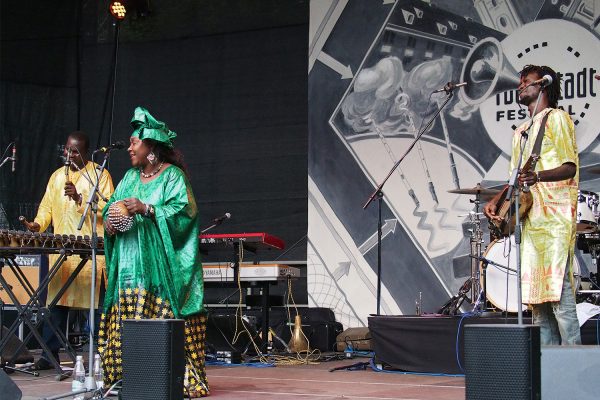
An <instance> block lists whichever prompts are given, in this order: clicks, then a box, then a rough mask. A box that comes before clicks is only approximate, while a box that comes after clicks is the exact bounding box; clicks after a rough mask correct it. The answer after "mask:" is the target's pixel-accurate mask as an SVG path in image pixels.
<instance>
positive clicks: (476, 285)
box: [469, 192, 486, 311]
mask: <svg viewBox="0 0 600 400" xmlns="http://www.w3.org/2000/svg"><path fill="white" fill-rule="evenodd" d="M471 202H472V203H473V204H475V212H471V213H469V219H470V222H471V225H472V226H473V229H470V230H469V231H470V232H471V240H470V242H471V255H472V256H473V257H471V304H473V305H475V307H477V306H478V305H479V304H480V303H477V301H478V300H479V299H480V295H481V303H482V304H483V305H484V306H483V308H485V304H486V302H485V293H486V291H485V267H484V276H483V284H484V288H483V291H482V288H481V276H480V273H479V260H480V259H481V254H482V249H481V245H482V244H483V230H482V229H481V215H482V213H481V212H480V211H479V206H480V204H481V193H479V192H477V194H476V195H475V200H471ZM473 311H475V310H473Z"/></svg>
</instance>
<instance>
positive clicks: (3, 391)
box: [0, 369, 23, 400]
mask: <svg viewBox="0 0 600 400" xmlns="http://www.w3.org/2000/svg"><path fill="white" fill-rule="evenodd" d="M22 396H23V394H22V393H21V389H19V387H18V386H17V384H16V383H14V382H13V381H12V380H11V379H10V377H9V376H8V375H6V372H4V371H3V370H2V369H0V398H2V400H21V397H22Z"/></svg>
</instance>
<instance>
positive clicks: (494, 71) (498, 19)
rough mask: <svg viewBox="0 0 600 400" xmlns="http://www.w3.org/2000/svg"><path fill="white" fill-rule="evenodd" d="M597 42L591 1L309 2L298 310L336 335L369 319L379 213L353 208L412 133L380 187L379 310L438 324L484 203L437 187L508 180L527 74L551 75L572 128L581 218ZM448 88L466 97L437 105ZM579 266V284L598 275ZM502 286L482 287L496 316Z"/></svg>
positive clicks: (595, 126) (588, 185)
mask: <svg viewBox="0 0 600 400" xmlns="http://www.w3.org/2000/svg"><path fill="white" fill-rule="evenodd" d="M599 37H600V2H599V1H592V0H589V1H585V0H547V1H542V0H538V1H516V0H515V1H510V0H504V1H503V0H495V1H494V0H454V1H419V0H402V1H400V0H398V1H393V0H313V1H312V2H311V24H310V38H309V71H308V73H309V182H308V185H309V195H308V196H309V197H308V203H309V209H308V210H309V225H308V254H307V261H308V296H309V302H310V305H311V306H321V307H330V308H332V309H333V310H334V311H335V313H336V317H337V319H338V320H339V321H340V322H342V323H343V324H344V326H345V327H349V326H364V325H366V324H367V317H368V316H369V314H374V313H376V311H377V281H378V274H377V270H378V268H377V266H378V261H377V221H378V211H379V210H378V207H379V202H378V201H377V200H375V201H373V202H372V203H371V204H369V205H368V206H367V207H366V209H363V206H364V205H365V204H366V203H367V201H368V200H369V197H370V196H371V195H372V193H373V192H374V190H375V188H376V187H377V186H378V184H379V183H381V182H382V181H383V180H384V178H385V177H386V175H387V174H388V171H390V169H391V168H392V166H393V165H394V164H395V163H396V162H397V161H398V160H399V159H400V158H401V157H403V156H404V154H405V153H406V152H407V150H408V148H409V146H410V145H411V143H412V142H413V140H414V138H415V135H416V134H417V132H419V131H421V130H423V129H424V130H425V133H424V135H423V136H422V138H421V140H420V141H418V143H417V144H416V145H415V146H414V148H412V150H411V151H410V152H409V153H408V154H407V155H406V157H405V158H404V159H403V160H402V162H401V163H400V165H399V167H398V168H397V169H396V170H395V171H394V172H393V173H392V174H391V176H390V177H389V180H388V181H387V183H386V184H385V186H384V187H383V198H382V201H381V214H382V217H381V218H382V224H383V228H382V236H383V239H382V254H381V273H380V275H379V277H380V279H381V283H382V290H381V298H380V308H381V313H382V314H387V315H394V314H398V315H400V314H414V313H415V312H416V309H417V307H420V308H421V310H422V311H423V312H436V311H438V310H439V309H440V308H441V306H442V305H443V304H444V303H446V302H447V301H448V300H449V299H450V298H451V297H452V296H453V295H455V294H457V293H458V291H459V288H460V287H461V286H462V285H463V284H464V283H465V281H466V280H467V279H468V278H469V277H470V276H471V275H472V273H473V271H474V270H475V271H476V270H478V268H477V264H476V262H475V264H473V261H472V258H471V257H470V254H471V253H472V247H473V245H474V243H475V242H476V241H473V240H472V238H471V237H472V232H473V230H474V227H475V224H474V222H476V220H477V214H476V212H477V211H480V210H481V208H482V207H483V205H484V201H485V199H481V203H479V204H478V202H477V200H479V199H477V198H476V196H474V195H470V194H457V193H451V192H449V191H451V190H454V191H455V190H461V189H469V188H473V187H475V186H476V185H477V184H481V185H482V186H483V187H485V188H494V187H498V186H499V185H502V184H504V183H506V181H507V179H508V176H509V171H508V161H509V148H510V143H511V137H512V130H513V129H514V128H515V127H516V126H518V125H519V124H521V123H522V122H524V121H525V120H526V119H527V118H528V115H527V112H526V109H525V108H522V107H519V105H518V104H517V103H516V90H515V88H516V87H517V85H518V71H520V70H521V69H522V67H523V66H524V65H526V64H541V65H549V66H551V67H552V68H554V69H555V70H556V71H557V72H559V73H560V74H561V75H562V79H563V83H562V92H563V98H562V100H561V101H560V103H559V104H560V105H561V107H562V108H564V109H565V110H567V111H568V112H569V113H570V115H571V117H572V119H573V121H574V123H575V127H576V131H577V145H578V150H579V156H580V163H581V169H580V177H581V184H580V190H581V194H582V196H580V199H583V200H582V203H580V207H579V208H578V211H579V212H580V213H581V214H582V218H585V216H588V219H591V220H592V222H593V221H594V219H595V214H594V211H596V210H595V206H594V205H593V204H594V200H597V199H598V195H597V193H598V192H600V181H599V179H598V178H600V175H597V174H596V173H594V172H598V170H594V169H595V168H597V167H598V164H599V162H600V154H599V149H598V144H599V141H598V133H599V131H600V102H599V101H598V96H597V94H598V93H599V92H600V81H599V80H596V79H595V75H597V74H599V73H600V72H599V71H600V41H599ZM447 82H455V83H458V82H466V83H467V85H466V86H464V87H461V88H459V89H456V90H455V91H454V93H453V94H454V95H453V96H452V97H451V98H450V99H449V101H448V103H447V105H446V106H445V107H444V108H443V109H442V107H443V105H444V103H445V102H446V100H448V95H447V94H446V93H445V92H444V91H441V92H437V93H435V91H436V90H437V89H440V88H443V87H444V85H445V84H446V83H447ZM440 110H441V112H440ZM438 112H439V115H438V116H437V117H435V118H433V117H434V116H435V114H436V113H438ZM432 118H433V122H432V124H431V125H430V126H427V123H428V122H429V121H430V120H431V119H432ZM590 200H591V201H590ZM481 225H482V228H483V231H484V237H483V245H482V251H483V252H484V255H489V257H490V258H492V259H493V261H501V260H499V259H498V258H499V257H504V256H503V252H504V250H503V249H501V248H500V247H501V246H502V248H503V247H504V245H503V244H502V243H492V244H490V238H489V233H488V229H487V220H485V219H483V220H482V221H481ZM577 254H578V260H579V262H578V265H579V268H580V270H581V275H582V276H585V274H588V275H589V271H590V270H591V271H593V272H595V271H596V267H595V266H594V265H593V264H592V263H591V257H590V256H589V255H588V254H587V253H584V252H583V251H581V250H578V252H577ZM494 279H495V281H494ZM513 279H514V276H510V274H509V276H508V277H507V276H506V274H504V275H502V276H501V277H495V278H492V277H490V278H489V279H488V291H489V293H490V297H491V293H492V292H494V295H496V296H497V298H496V299H495V301H496V302H497V303H498V304H497V305H500V306H502V305H505V304H506V297H507V295H506V293H505V292H503V291H502V289H503V288H504V287H506V285H507V282H506V281H507V280H508V281H509V284H512V283H511V282H512V280H513ZM514 282H515V284H516V279H514ZM498 293H499V294H498ZM510 296H511V293H510V292H509V294H508V297H510ZM515 296H516V295H515ZM463 304H464V305H466V307H470V306H469V304H468V303H463Z"/></svg>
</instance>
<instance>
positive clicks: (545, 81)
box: [527, 75, 553, 88]
mask: <svg viewBox="0 0 600 400" xmlns="http://www.w3.org/2000/svg"><path fill="white" fill-rule="evenodd" d="M552 81H553V79H552V77H551V76H550V75H544V76H542V77H541V78H540V79H538V80H537V81H533V82H531V83H530V84H529V85H527V87H529V86H534V85H540V86H541V87H542V88H545V87H546V86H550V85H552Z"/></svg>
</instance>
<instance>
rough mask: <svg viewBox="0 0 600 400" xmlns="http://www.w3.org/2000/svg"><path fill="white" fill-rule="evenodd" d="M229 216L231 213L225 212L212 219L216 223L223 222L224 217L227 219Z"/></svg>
mask: <svg viewBox="0 0 600 400" xmlns="http://www.w3.org/2000/svg"><path fill="white" fill-rule="evenodd" d="M229 218H231V214H230V213H225V214H223V215H222V216H220V217H219V218H215V219H213V223H214V224H216V225H219V224H221V223H223V221H225V220H226V219H229Z"/></svg>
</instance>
